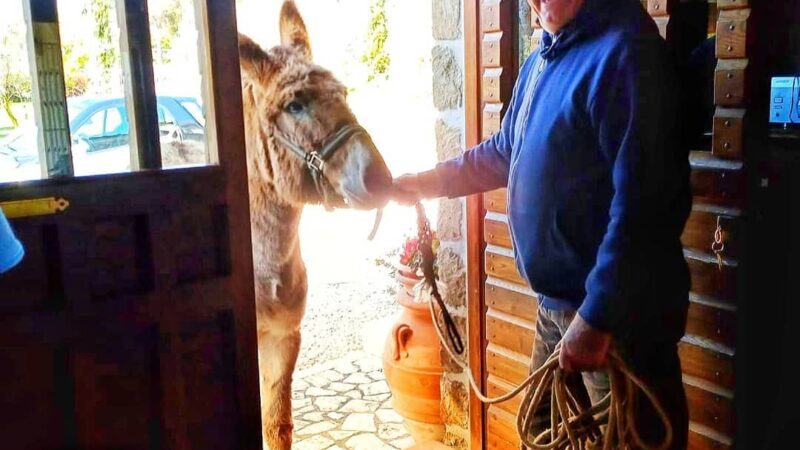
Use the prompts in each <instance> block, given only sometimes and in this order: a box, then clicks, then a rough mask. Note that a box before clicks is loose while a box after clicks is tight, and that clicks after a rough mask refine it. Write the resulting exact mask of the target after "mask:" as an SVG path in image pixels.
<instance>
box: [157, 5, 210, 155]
mask: <svg viewBox="0 0 800 450" xmlns="http://www.w3.org/2000/svg"><path fill="white" fill-rule="evenodd" d="M147 6H148V8H149V14H150V36H151V42H153V48H152V54H153V73H154V75H155V85H156V94H157V95H158V122H159V131H160V134H161V163H162V165H163V166H164V167H167V168H169V167H185V166H192V165H201V164H206V162H207V161H208V156H207V151H206V133H205V126H206V124H205V120H204V114H203V109H202V106H201V105H202V103H201V98H202V82H203V75H202V71H201V65H200V60H199V54H198V51H197V49H198V48H202V47H203V45H202V43H201V42H200V39H201V38H202V36H201V34H200V33H198V32H197V24H196V23H197V22H196V10H195V5H194V0H149V1H148V3H147Z"/></svg>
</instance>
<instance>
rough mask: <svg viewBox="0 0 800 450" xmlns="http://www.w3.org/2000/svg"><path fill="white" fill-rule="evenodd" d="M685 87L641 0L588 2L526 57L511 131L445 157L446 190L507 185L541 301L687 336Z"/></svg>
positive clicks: (510, 114) (617, 327) (520, 252)
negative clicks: (681, 119)
mask: <svg viewBox="0 0 800 450" xmlns="http://www.w3.org/2000/svg"><path fill="white" fill-rule="evenodd" d="M677 92H678V91H677V90H676V84H675V76H674V73H673V67H672V64H671V62H670V59H669V57H668V54H667V50H666V46H665V43H664V41H663V39H661V37H660V36H659V34H658V30H657V28H656V25H655V24H654V22H653V21H652V19H651V18H650V17H649V16H648V15H647V13H646V12H645V11H644V9H643V8H642V6H641V4H640V3H639V1H638V0H587V1H586V3H585V4H584V6H583V8H582V9H581V11H580V12H579V14H578V16H577V17H576V18H575V19H574V20H573V21H572V22H571V24H569V25H568V26H567V27H565V28H564V29H562V30H560V31H559V32H558V33H557V34H556V35H550V34H548V33H545V34H544V37H543V39H542V43H541V46H540V48H539V49H538V50H536V51H534V52H533V54H532V55H531V56H530V57H529V58H528V59H527V60H526V61H525V63H524V64H523V66H522V68H521V69H520V73H519V77H518V79H517V83H516V86H515V88H514V92H513V96H512V99H511V102H510V104H509V105H508V108H507V110H506V112H505V115H504V117H503V121H502V125H501V129H500V131H499V132H498V133H496V134H495V135H493V136H492V137H491V138H489V139H488V140H486V141H484V142H483V143H481V144H480V145H478V146H477V147H475V148H473V149H471V150H470V151H468V152H466V153H465V154H463V155H462V156H461V157H458V158H455V159H452V160H450V161H446V162H444V163H440V164H439V165H438V166H437V168H436V169H435V171H434V172H433V174H435V178H436V179H438V180H439V182H438V184H439V194H440V195H446V196H448V197H457V196H462V195H467V194H472V193H477V192H483V191H487V190H492V189H496V188H500V187H506V186H507V187H508V210H509V225H510V229H511V235H512V241H513V245H514V249H515V254H516V259H517V266H518V268H519V270H520V273H521V274H522V275H523V276H524V277H525V278H526V279H527V280H528V281H529V282H530V284H531V287H532V288H533V289H534V290H535V291H536V292H537V293H538V294H539V296H540V299H541V300H540V301H541V302H542V304H543V306H545V307H547V308H554V309H574V310H578V312H579V313H580V314H581V316H582V317H583V318H584V319H585V320H587V321H588V322H589V323H590V324H592V325H593V326H595V327H598V328H600V329H604V330H609V331H630V330H632V329H638V328H641V330H639V331H645V332H653V333H658V336H659V337H660V338H669V339H677V338H679V337H680V336H681V335H682V333H683V326H684V325H685V311H686V307H687V304H688V289H689V281H688V270H687V266H686V262H685V260H684V258H683V253H682V248H681V243H680V235H681V232H682V229H683V226H684V224H685V221H686V218H687V216H688V212H689V209H690V206H691V196H690V189H689V177H688V174H689V163H688V154H687V151H686V150H685V149H681V148H679V144H678V143H679V139H678V131H679V130H678V129H677V128H676V125H677V121H678V117H677V111H678V106H679V105H678V94H677ZM664 333H666V334H664Z"/></svg>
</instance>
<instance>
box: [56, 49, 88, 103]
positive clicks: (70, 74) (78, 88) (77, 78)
mask: <svg viewBox="0 0 800 450" xmlns="http://www.w3.org/2000/svg"><path fill="white" fill-rule="evenodd" d="M63 56H64V86H65V88H66V91H67V97H74V96H78V95H83V94H85V93H86V91H87V90H88V89H89V83H90V82H91V81H90V78H89V76H88V75H87V70H86V66H87V64H88V63H89V55H88V54H86V53H80V54H77V55H76V52H75V44H74V43H66V44H63Z"/></svg>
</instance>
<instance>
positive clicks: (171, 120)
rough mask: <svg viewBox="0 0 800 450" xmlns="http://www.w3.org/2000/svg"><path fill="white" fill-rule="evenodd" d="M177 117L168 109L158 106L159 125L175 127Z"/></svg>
mask: <svg viewBox="0 0 800 450" xmlns="http://www.w3.org/2000/svg"><path fill="white" fill-rule="evenodd" d="M175 123H176V122H175V117H174V116H173V115H172V113H170V112H169V110H168V109H167V108H164V107H163V106H162V105H158V124H159V125H175Z"/></svg>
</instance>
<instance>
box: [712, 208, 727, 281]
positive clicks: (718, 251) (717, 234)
mask: <svg viewBox="0 0 800 450" xmlns="http://www.w3.org/2000/svg"><path fill="white" fill-rule="evenodd" d="M720 219H722V216H717V229H716V230H714V242H712V243H711V251H712V252H714V255H716V256H717V266H718V267H719V270H720V271H721V270H722V265H723V264H722V252H723V251H724V250H725V240H724V238H723V234H722V225H720Z"/></svg>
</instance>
